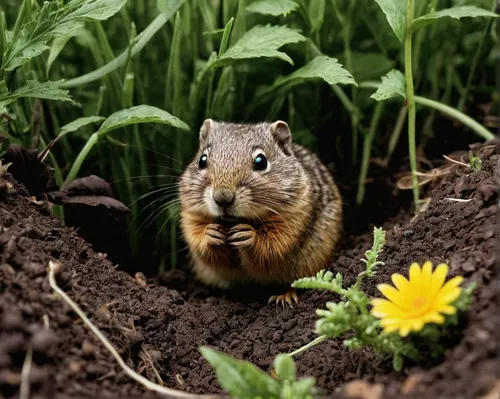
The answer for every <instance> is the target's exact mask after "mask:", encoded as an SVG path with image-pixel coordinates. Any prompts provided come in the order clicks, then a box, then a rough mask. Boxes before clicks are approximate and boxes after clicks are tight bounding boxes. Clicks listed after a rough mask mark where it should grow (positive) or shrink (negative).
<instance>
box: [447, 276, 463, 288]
mask: <svg viewBox="0 0 500 399" xmlns="http://www.w3.org/2000/svg"><path fill="white" fill-rule="evenodd" d="M463 281H464V278H463V277H462V276H456V277H453V278H452V279H451V280H448V282H447V283H446V284H445V285H444V287H443V289H446V288H447V287H458V286H459V285H460V284H462V282H463Z"/></svg>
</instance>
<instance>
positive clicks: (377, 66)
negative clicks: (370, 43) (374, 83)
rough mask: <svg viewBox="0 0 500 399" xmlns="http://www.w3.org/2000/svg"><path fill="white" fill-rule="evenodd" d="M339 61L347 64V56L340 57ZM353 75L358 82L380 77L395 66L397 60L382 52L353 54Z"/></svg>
mask: <svg viewBox="0 0 500 399" xmlns="http://www.w3.org/2000/svg"><path fill="white" fill-rule="evenodd" d="M339 62H341V63H344V64H345V58H344V57H339ZM351 62H352V70H349V72H351V74H352V76H353V77H354V79H355V80H356V82H364V81H366V80H373V79H376V80H378V79H380V77H381V76H382V75H385V74H386V73H388V72H389V71H390V70H391V69H392V68H394V65H395V62H394V61H392V60H390V59H389V58H387V57H386V56H385V55H383V54H382V53H357V52H353V53H352V54H351Z"/></svg>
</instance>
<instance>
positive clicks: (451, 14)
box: [412, 6, 498, 30]
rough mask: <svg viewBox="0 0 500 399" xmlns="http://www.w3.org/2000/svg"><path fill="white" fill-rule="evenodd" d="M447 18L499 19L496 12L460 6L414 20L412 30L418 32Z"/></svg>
mask: <svg viewBox="0 0 500 399" xmlns="http://www.w3.org/2000/svg"><path fill="white" fill-rule="evenodd" d="M445 17H448V18H454V19H460V18H476V17H493V18H498V15H497V14H495V13H494V12H491V11H488V10H485V9H483V8H479V7H476V6H458V7H452V8H446V9H444V10H439V11H436V12H431V13H430V14H426V15H423V16H421V17H420V18H417V19H414V20H413V24H412V28H413V30H416V29H419V28H422V27H423V26H426V25H428V24H431V23H433V22H435V21H436V20H438V19H440V18H445Z"/></svg>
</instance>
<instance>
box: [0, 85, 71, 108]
mask: <svg viewBox="0 0 500 399" xmlns="http://www.w3.org/2000/svg"><path fill="white" fill-rule="evenodd" d="M62 82H63V81H62V80H59V81H56V82H55V81H50V80H49V81H48V82H43V83H40V82H38V81H36V80H28V82H27V83H26V85H24V86H23V87H20V88H19V89H17V90H16V91H15V92H13V93H11V94H9V95H6V96H5V95H4V96H0V105H3V106H5V105H8V104H10V103H13V102H14V101H16V100H17V99H18V98H21V97H33V98H43V99H46V100H56V101H63V102H66V103H70V104H73V105H79V104H78V103H77V102H75V101H74V100H73V99H72V98H71V97H70V96H69V94H68V93H69V91H68V90H65V89H61V84H62Z"/></svg>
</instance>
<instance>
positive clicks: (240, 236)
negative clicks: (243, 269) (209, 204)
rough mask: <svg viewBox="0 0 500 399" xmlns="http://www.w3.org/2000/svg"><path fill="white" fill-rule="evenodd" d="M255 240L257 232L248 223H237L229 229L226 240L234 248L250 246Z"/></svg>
mask: <svg viewBox="0 0 500 399" xmlns="http://www.w3.org/2000/svg"><path fill="white" fill-rule="evenodd" d="M256 240H257V232H256V231H255V228H254V227H253V226H250V225H249V224H237V225H236V226H234V227H232V228H231V229H229V233H228V237H227V240H226V242H227V243H228V244H229V245H231V246H232V247H234V248H244V247H251V246H253V245H254V244H255V241H256Z"/></svg>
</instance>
